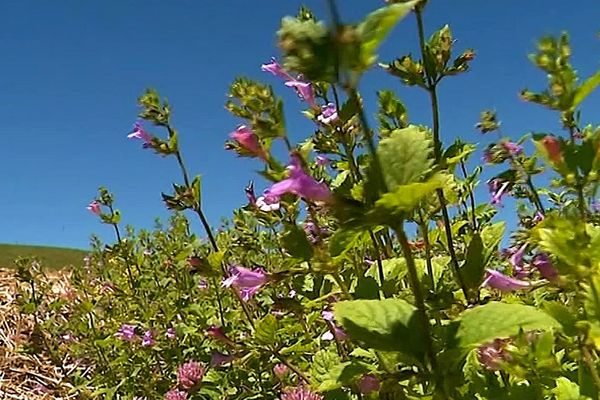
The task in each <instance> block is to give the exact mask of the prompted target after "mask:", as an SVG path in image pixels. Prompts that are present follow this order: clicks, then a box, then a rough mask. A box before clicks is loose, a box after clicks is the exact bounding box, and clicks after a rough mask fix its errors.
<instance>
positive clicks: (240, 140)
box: [229, 125, 267, 160]
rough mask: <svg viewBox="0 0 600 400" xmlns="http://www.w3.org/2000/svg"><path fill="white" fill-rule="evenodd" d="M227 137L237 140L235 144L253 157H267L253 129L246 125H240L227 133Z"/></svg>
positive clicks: (264, 158)
mask: <svg viewBox="0 0 600 400" xmlns="http://www.w3.org/2000/svg"><path fill="white" fill-rule="evenodd" d="M229 137H230V138H231V139H233V140H235V141H236V142H237V144H238V145H239V146H240V147H241V148H242V149H244V150H246V151H247V152H248V153H250V154H251V155H252V156H254V157H259V158H262V159H263V160H266V159H267V154H266V153H265V150H264V149H263V147H262V145H261V144H260V141H259V140H258V136H256V134H255V133H254V131H253V130H252V129H250V128H248V127H247V126H246V125H240V126H238V127H237V129H236V130H235V131H233V132H231V133H230V134H229Z"/></svg>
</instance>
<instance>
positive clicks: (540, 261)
mask: <svg viewBox="0 0 600 400" xmlns="http://www.w3.org/2000/svg"><path fill="white" fill-rule="evenodd" d="M532 264H533V266H534V267H536V268H537V270H538V271H540V275H542V277H543V278H545V279H548V280H549V281H553V280H555V279H556V278H557V277H558V271H557V270H556V268H555V267H554V265H552V261H550V257H548V256H547V255H546V254H544V253H542V254H538V255H537V256H535V257H534V258H533V261H532Z"/></svg>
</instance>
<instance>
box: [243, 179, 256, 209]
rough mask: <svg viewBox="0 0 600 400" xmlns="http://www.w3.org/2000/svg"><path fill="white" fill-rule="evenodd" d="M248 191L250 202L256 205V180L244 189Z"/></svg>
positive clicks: (247, 196)
mask: <svg viewBox="0 0 600 400" xmlns="http://www.w3.org/2000/svg"><path fill="white" fill-rule="evenodd" d="M244 192H246V198H247V199H248V204H251V205H256V195H255V194H254V182H252V181H250V183H249V184H248V186H246V188H245V189H244Z"/></svg>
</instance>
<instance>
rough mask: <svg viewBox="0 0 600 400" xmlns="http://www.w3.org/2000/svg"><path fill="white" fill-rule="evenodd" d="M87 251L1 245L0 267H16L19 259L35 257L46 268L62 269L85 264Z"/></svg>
mask: <svg viewBox="0 0 600 400" xmlns="http://www.w3.org/2000/svg"><path fill="white" fill-rule="evenodd" d="M86 254H87V253H86V251H84V250H78V249H67V248H61V247H48V246H27V245H17V244H0V267H4V268H11V267H14V262H13V261H14V260H15V259H16V258H18V257H31V256H35V257H37V258H39V259H40V260H41V261H42V264H43V265H44V267H45V268H48V269H60V268H63V267H66V266H69V265H78V264H81V263H82V262H83V257H85V255H86Z"/></svg>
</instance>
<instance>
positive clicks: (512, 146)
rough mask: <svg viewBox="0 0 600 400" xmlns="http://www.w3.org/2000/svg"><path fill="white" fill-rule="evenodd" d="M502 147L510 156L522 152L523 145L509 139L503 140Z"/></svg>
mask: <svg viewBox="0 0 600 400" xmlns="http://www.w3.org/2000/svg"><path fill="white" fill-rule="evenodd" d="M502 147H504V149H505V150H506V152H507V153H508V154H509V155H510V156H516V155H518V154H521V153H522V152H523V147H521V146H519V145H518V144H516V143H513V142H511V141H507V142H503V143H502Z"/></svg>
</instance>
